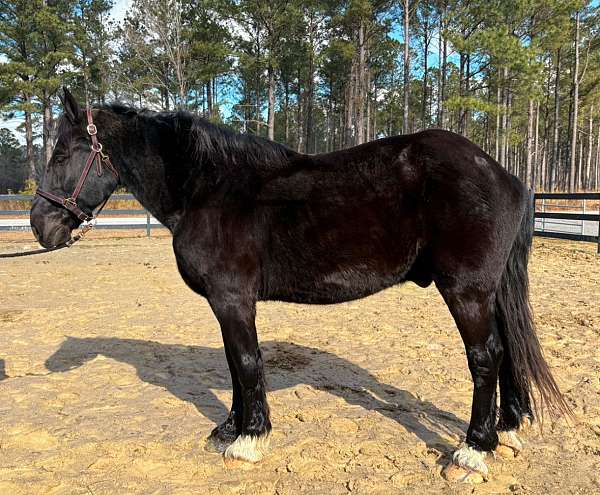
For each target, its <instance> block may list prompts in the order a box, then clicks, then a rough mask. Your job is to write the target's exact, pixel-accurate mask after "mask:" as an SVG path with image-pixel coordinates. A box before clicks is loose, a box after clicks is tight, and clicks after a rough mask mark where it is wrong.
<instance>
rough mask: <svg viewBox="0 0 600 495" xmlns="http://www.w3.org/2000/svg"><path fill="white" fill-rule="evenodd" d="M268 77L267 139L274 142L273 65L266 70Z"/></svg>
mask: <svg viewBox="0 0 600 495" xmlns="http://www.w3.org/2000/svg"><path fill="white" fill-rule="evenodd" d="M268 77H269V109H268V117H267V128H268V130H267V137H268V138H269V139H270V140H271V141H274V140H275V70H274V69H273V65H272V64H269V69H268Z"/></svg>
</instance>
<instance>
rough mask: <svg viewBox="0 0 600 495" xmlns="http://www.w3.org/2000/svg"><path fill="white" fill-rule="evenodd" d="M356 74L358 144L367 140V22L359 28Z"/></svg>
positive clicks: (361, 22)
mask: <svg viewBox="0 0 600 495" xmlns="http://www.w3.org/2000/svg"><path fill="white" fill-rule="evenodd" d="M356 72H357V74H356V90H355V95H356V109H357V112H356V114H357V115H356V144H363V143H364V142H365V24H364V21H363V20H362V19H361V21H360V26H359V29H358V68H357V71H356Z"/></svg>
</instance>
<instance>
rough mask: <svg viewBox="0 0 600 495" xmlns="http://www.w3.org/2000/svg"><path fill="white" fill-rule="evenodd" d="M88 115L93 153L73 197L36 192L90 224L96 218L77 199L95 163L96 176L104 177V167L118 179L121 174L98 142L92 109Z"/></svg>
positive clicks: (87, 161) (88, 128)
mask: <svg viewBox="0 0 600 495" xmlns="http://www.w3.org/2000/svg"><path fill="white" fill-rule="evenodd" d="M86 115H87V122H88V125H87V128H86V130H87V133H88V134H89V136H90V139H91V141H92V151H90V154H89V155H88V158H87V160H86V162H85V167H83V171H82V172H81V176H80V177H79V180H78V181H77V185H76V186H75V190H74V191H73V193H72V194H71V196H69V197H68V198H63V197H62V196H57V195H56V194H52V193H49V192H45V191H42V190H41V189H38V190H37V191H36V194H37V195H39V196H41V197H43V198H46V199H47V200H49V201H51V202H53V203H56V204H58V205H60V206H62V207H63V208H66V209H67V210H69V211H70V212H71V213H73V214H74V215H75V216H76V217H77V218H79V220H81V221H82V222H89V221H91V220H93V219H94V216H90V215H88V214H87V213H85V212H84V211H83V210H82V209H81V208H79V205H78V204H77V198H78V197H79V193H80V192H81V189H82V188H83V184H84V183H85V180H86V179H87V176H88V175H89V173H90V170H91V169H92V166H93V165H94V163H96V175H97V176H98V177H100V176H102V167H106V168H107V169H108V170H110V172H112V174H113V175H114V176H115V177H117V178H118V177H119V173H118V172H117V169H116V168H115V167H114V166H113V164H112V163H111V161H110V158H109V157H108V155H106V154H104V152H103V151H102V144H100V142H98V137H97V134H98V129H97V128H96V125H95V124H94V121H93V120H92V109H91V108H87V109H86ZM105 204H106V201H105V202H104V203H103V204H102V206H101V207H100V210H102V208H103V207H104V205H105ZM100 210H98V213H99V212H100Z"/></svg>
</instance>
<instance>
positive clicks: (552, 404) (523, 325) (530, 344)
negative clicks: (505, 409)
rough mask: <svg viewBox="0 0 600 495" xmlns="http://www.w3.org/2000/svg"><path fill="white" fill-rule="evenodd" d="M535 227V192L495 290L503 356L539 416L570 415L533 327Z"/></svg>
mask: <svg viewBox="0 0 600 495" xmlns="http://www.w3.org/2000/svg"><path fill="white" fill-rule="evenodd" d="M533 229H534V202H533V194H532V193H530V194H529V197H528V200H527V206H526V207H525V211H524V214H523V218H522V220H521V227H520V229H519V233H518V234H517V238H516V239H515V241H514V244H513V246H512V249H511V251H510V256H509V258H508V261H507V263H506V268H505V269H504V274H503V275H502V280H501V282H500V287H499V289H498V291H497V293H496V320H497V322H498V328H499V331H500V333H501V335H502V336H503V341H504V344H505V347H506V349H505V355H504V359H510V360H511V364H512V366H511V368H512V370H513V378H514V383H515V384H516V386H517V388H518V390H517V393H518V395H519V396H520V397H523V398H528V399H529V401H530V403H531V404H533V406H534V409H535V411H536V414H537V415H538V416H540V417H542V415H543V411H544V410H547V411H548V412H549V414H550V415H551V416H552V417H558V416H561V415H566V416H569V417H571V416H572V411H571V408H570V407H569V405H568V404H567V403H566V402H565V399H564V397H563V395H562V394H561V392H560V390H559V388H558V385H557V384H556V382H555V381H554V378H553V377H552V373H551V372H550V369H549V368H548V364H547V363H546V361H545V360H544V356H543V354H542V349H541V347H540V343H539V341H538V338H537V335H536V333H535V329H534V324H533V315H532V311H531V305H530V304H529V277H528V274H527V264H528V261H529V251H530V249H531V242H532V238H533ZM532 383H533V384H534V385H535V387H536V388H537V390H538V394H537V395H538V397H537V398H536V395H534V394H533V393H532V388H531V384H532Z"/></svg>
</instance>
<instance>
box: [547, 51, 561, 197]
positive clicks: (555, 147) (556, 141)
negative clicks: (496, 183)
mask: <svg viewBox="0 0 600 495" xmlns="http://www.w3.org/2000/svg"><path fill="white" fill-rule="evenodd" d="M560 65H561V53H560V48H559V49H558V50H557V51H556V73H555V75H554V122H553V124H552V127H553V128H552V160H551V161H550V172H549V184H548V189H549V191H551V192H552V191H554V188H555V182H556V181H555V178H556V174H557V172H558V170H559V153H560V126H559V122H560Z"/></svg>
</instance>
